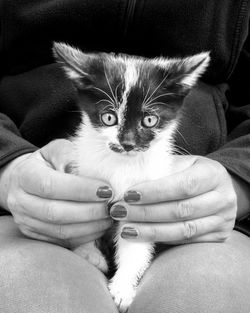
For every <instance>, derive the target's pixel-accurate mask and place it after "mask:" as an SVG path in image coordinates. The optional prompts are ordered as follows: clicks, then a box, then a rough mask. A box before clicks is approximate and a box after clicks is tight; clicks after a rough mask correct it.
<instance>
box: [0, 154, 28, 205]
mask: <svg viewBox="0 0 250 313" xmlns="http://www.w3.org/2000/svg"><path fill="white" fill-rule="evenodd" d="M30 154H31V153H26V154H23V155H21V156H19V157H17V158H15V159H14V160H12V161H10V162H9V163H8V164H6V165H5V166H3V167H2V168H0V207H2V208H3V209H5V210H7V211H9V208H8V205H7V197H8V190H9V186H10V182H11V175H12V173H13V171H14V170H15V168H16V166H17V165H18V164H20V162H22V161H23V160H25V159H27V157H28V156H29V155H30Z"/></svg>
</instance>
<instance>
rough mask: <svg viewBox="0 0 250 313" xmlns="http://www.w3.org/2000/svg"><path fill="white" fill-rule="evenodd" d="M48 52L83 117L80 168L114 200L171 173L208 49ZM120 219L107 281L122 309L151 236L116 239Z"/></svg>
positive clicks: (57, 48) (147, 258)
mask: <svg viewBox="0 0 250 313" xmlns="http://www.w3.org/2000/svg"><path fill="white" fill-rule="evenodd" d="M53 51H54V55H55V57H56V59H57V61H59V62H60V63H62V65H63V68H64V69H65V71H66V73H67V76H68V77H69V78H70V79H71V80H72V82H73V84H74V86H75V87H76V89H77V91H78V97H79V107H80V110H81V112H82V122H81V124H80V126H79V127H78V129H77V131H76V134H75V136H74V137H73V138H71V140H72V142H73V143H74V145H75V150H76V155H77V156H76V160H75V161H76V164H77V172H78V174H79V175H83V176H89V177H94V178H99V179H102V180H104V181H107V182H109V184H110V185H111V186H112V189H113V199H112V202H116V201H118V200H122V199H123V195H124V192H125V191H128V190H130V189H131V187H132V186H133V185H135V184H137V183H140V182H143V181H147V180H153V179H158V178H160V177H163V176H167V175H170V174H171V173H173V172H174V169H173V168H174V167H173V165H172V162H173V136H174V133H175V130H176V128H177V127H178V121H179V119H180V117H181V107H182V104H183V99H184V97H185V96H186V95H187V94H188V92H189V91H190V89H191V88H192V87H193V86H194V85H195V84H196V82H197V80H198V78H199V77H200V75H201V74H202V73H204V71H205V70H206V68H207V66H208V64H209V60H210V57H209V53H207V52H203V53H200V54H197V55H194V56H191V57H187V58H183V59H166V58H163V57H159V58H155V59H147V58H143V57H136V56H129V55H125V54H118V55H115V54H112V53H110V54H108V53H83V52H82V51H80V50H78V49H75V48H73V47H71V46H69V45H66V44H63V43H54V48H53ZM123 225H124V222H119V223H118V227H117V228H116V229H115V236H114V243H115V246H116V253H115V263H116V266H117V270H116V273H115V275H114V276H113V278H112V279H111V281H110V284H109V289H110V292H111V294H112V296H113V298H114V301H115V303H116V304H117V306H118V307H119V310H120V312H126V311H127V309H128V307H129V306H130V304H131V302H132V300H133V298H134V296H135V293H136V287H137V285H138V282H139V280H140V279H141V277H142V275H143V273H144V272H145V270H146V269H147V268H148V267H149V265H150V262H151V259H152V257H153V253H154V242H131V241H127V240H125V239H123V238H121V236H120V233H121V229H122V226H123ZM79 249H80V251H81V253H82V254H85V256H86V258H88V259H89V260H90V261H91V259H92V263H95V261H94V259H96V256H97V258H98V256H99V257H100V259H101V263H100V264H99V265H98V264H96V265H98V266H99V267H100V268H101V269H102V270H103V271H106V270H107V264H106V262H105V259H104V258H103V257H102V256H101V253H100V251H99V250H98V249H97V247H96V245H95V244H93V243H89V244H88V245H86V246H83V247H80V248H79ZM76 250H77V249H76ZM78 252H79V251H78Z"/></svg>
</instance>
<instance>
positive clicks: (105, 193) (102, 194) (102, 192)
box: [96, 186, 112, 199]
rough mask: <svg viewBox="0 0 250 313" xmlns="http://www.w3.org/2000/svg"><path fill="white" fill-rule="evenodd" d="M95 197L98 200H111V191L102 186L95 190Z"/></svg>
mask: <svg viewBox="0 0 250 313" xmlns="http://www.w3.org/2000/svg"><path fill="white" fill-rule="evenodd" d="M96 195H97V197H99V198H104V199H106V198H111V196H112V190H111V189H110V188H109V187H108V186H102V187H99V188H98V189H97V192H96Z"/></svg>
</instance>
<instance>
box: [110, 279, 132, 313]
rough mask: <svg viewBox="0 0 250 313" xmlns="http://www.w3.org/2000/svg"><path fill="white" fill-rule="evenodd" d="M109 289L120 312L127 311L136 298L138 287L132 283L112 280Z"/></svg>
mask: <svg viewBox="0 0 250 313" xmlns="http://www.w3.org/2000/svg"><path fill="white" fill-rule="evenodd" d="M109 290H110V293H111V295H112V297H113V299H114V302H115V304H116V305H117V307H118V309H119V311H120V313H126V312H127V311H128V308H129V307H130V304H131V303H132V302H133V300H134V297H135V294H136V289H135V288H134V287H133V286H132V285H130V284H122V283H119V284H118V283H116V282H111V283H110V284H109Z"/></svg>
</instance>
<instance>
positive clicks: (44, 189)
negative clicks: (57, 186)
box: [39, 177, 53, 197]
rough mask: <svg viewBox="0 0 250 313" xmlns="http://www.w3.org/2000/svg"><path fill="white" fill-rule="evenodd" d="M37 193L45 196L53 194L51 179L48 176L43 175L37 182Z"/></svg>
mask: <svg viewBox="0 0 250 313" xmlns="http://www.w3.org/2000/svg"><path fill="white" fill-rule="evenodd" d="M39 193H40V194H41V195H43V196H45V197H51V196H52V195H53V185H52V180H51V179H50V178H49V177H44V178H43V179H41V181H40V182H39Z"/></svg>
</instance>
